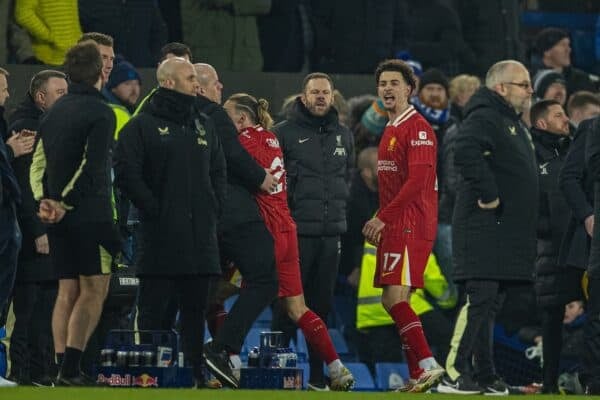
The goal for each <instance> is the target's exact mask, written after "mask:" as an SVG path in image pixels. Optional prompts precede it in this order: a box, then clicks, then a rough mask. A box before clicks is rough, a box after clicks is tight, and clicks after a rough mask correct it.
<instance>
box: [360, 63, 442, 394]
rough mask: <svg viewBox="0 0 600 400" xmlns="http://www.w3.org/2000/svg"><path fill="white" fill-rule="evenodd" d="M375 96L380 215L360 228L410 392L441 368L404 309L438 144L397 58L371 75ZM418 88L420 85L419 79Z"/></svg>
mask: <svg viewBox="0 0 600 400" xmlns="http://www.w3.org/2000/svg"><path fill="white" fill-rule="evenodd" d="M375 81H376V83H377V94H378V95H379V97H380V98H381V99H382V101H383V106H384V107H385V109H386V111H387V113H388V117H389V121H390V123H389V124H388V125H387V127H386V128H385V130H384V132H383V136H382V137H381V142H380V144H379V150H378V163H377V181H378V188H379V207H380V208H379V211H378V212H377V214H376V215H375V216H374V217H373V218H371V219H370V220H369V221H367V223H366V224H365V226H364V228H363V234H364V236H365V238H366V240H367V241H368V242H369V243H371V244H373V245H376V246H378V247H377V269H376V271H375V277H374V286H375V287H381V288H383V293H382V296H381V303H382V304H383V307H384V308H385V310H386V311H387V313H388V314H389V315H390V316H391V317H392V319H393V320H394V322H395V324H396V328H397V329H398V332H399V334H400V337H401V339H402V347H403V349H404V350H405V355H406V359H407V362H408V366H409V372H410V378H411V379H410V384H409V386H408V387H407V390H408V391H411V392H425V391H427V390H428V389H429V388H431V387H432V386H433V385H435V384H437V383H438V382H439V381H440V379H441V378H442V375H443V374H444V369H443V368H442V367H441V366H440V365H439V364H438V363H437V361H436V360H435V358H434V357H433V355H432V353H431V350H430V348H429V344H428V343H427V339H426V338H425V333H424V332H423V327H422V325H421V320H420V319H419V317H418V316H417V315H416V314H415V312H414V311H413V309H412V308H411V306H410V294H411V292H412V290H413V289H414V288H422V287H423V286H424V282H423V274H424V272H425V265H426V264H427V259H428V257H429V254H430V253H431V250H432V248H433V241H434V239H435V233H436V228H437V201H438V194H437V178H436V163H437V139H436V137H435V133H434V132H433V129H432V127H431V125H429V124H428V123H427V121H426V120H425V118H424V117H423V116H422V115H420V114H419V113H418V112H417V109H416V108H415V107H414V106H412V105H411V104H409V102H408V101H409V98H410V93H411V92H412V91H413V89H414V86H415V80H414V76H413V73H412V69H411V68H410V67H409V66H408V65H406V64H405V63H404V62H402V61H400V60H386V61H383V62H381V63H380V64H379V65H378V67H377V69H376V70H375ZM421 82H423V81H421Z"/></svg>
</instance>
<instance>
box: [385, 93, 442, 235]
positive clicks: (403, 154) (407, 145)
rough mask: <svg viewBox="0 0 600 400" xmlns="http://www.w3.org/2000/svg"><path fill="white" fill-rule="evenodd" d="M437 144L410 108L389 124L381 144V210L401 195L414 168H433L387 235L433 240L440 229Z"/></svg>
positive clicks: (397, 215) (423, 123) (432, 135)
mask: <svg viewBox="0 0 600 400" xmlns="http://www.w3.org/2000/svg"><path fill="white" fill-rule="evenodd" d="M436 162H437V142H436V137H435V134H434V133H433V129H432V128H431V126H430V125H429V123H427V121H426V120H425V118H423V116H421V114H419V113H418V112H417V110H415V108H414V107H413V106H412V105H411V106H409V107H408V109H407V110H406V111H404V112H403V113H402V114H401V115H400V116H398V118H396V119H395V120H394V121H393V122H392V121H390V122H389V123H388V124H387V126H386V127H385V130H384V131H383V136H382V138H381V142H380V143H379V151H378V161H377V178H378V188H379V207H380V211H384V210H385V208H386V207H387V206H388V205H389V204H390V203H391V202H392V200H393V199H394V198H395V197H396V196H397V195H398V194H399V193H400V192H401V190H402V187H403V186H404V184H405V183H406V181H407V179H408V176H409V174H410V169H411V167H412V166H414V165H419V164H424V165H430V166H431V167H432V168H430V172H429V173H428V174H427V176H426V182H425V190H423V191H422V192H421V193H420V194H419V196H418V199H417V200H416V201H413V202H411V203H409V204H407V205H406V206H405V207H403V208H402V209H401V211H400V213H399V214H396V215H394V217H393V221H388V224H387V225H386V226H385V228H384V231H383V234H384V235H399V234H402V233H411V234H413V235H414V236H413V238H415V239H425V240H434V239H435V235H436V230H437V208H438V194H437V178H436Z"/></svg>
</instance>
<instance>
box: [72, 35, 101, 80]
mask: <svg viewBox="0 0 600 400" xmlns="http://www.w3.org/2000/svg"><path fill="white" fill-rule="evenodd" d="M64 71H65V73H66V74H67V76H68V77H69V80H70V81H71V82H75V83H87V84H88V85H90V86H94V85H95V84H96V82H98V79H100V76H101V74H102V56H101V55H100V51H99V50H98V45H97V44H96V42H94V41H92V40H86V41H83V42H80V43H77V44H76V45H75V46H73V47H71V48H70V49H69V50H68V51H67V54H66V55H65V63H64Z"/></svg>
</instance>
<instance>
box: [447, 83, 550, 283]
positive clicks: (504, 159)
mask: <svg viewBox="0 0 600 400" xmlns="http://www.w3.org/2000/svg"><path fill="white" fill-rule="evenodd" d="M465 111H466V118H465V120H464V121H463V124H462V125H461V127H460V130H459V132H458V136H457V137H456V147H455V159H454V165H455V167H456V169H457V172H458V174H459V175H460V179H459V185H458V188H457V191H456V203H455V207H454V215H453V220H452V236H453V253H454V254H453V262H454V278H455V280H457V281H461V280H467V279H493V280H514V281H527V280H532V279H533V266H534V262H535V254H536V251H535V244H536V227H537V215H538V174H537V169H538V167H537V165H536V162H535V155H534V151H533V143H532V141H531V136H530V134H529V131H528V130H527V128H526V127H525V125H523V123H522V122H521V120H520V116H519V115H518V114H517V113H516V112H515V110H514V109H513V108H512V107H511V106H510V105H509V104H508V103H507V102H506V101H505V100H504V99H503V98H502V97H500V96H499V95H498V94H497V93H496V92H494V91H492V90H490V89H488V88H486V87H483V88H481V89H479V90H478V91H477V92H476V93H475V94H474V95H473V97H471V100H469V102H468V103H467V106H466V110H465ZM496 198H499V199H500V206H499V207H498V208H496V209H495V210H483V209H481V208H480V207H479V206H478V205H477V200H478V199H481V200H482V201H483V202H484V203H488V202H491V201H493V200H494V199H496Z"/></svg>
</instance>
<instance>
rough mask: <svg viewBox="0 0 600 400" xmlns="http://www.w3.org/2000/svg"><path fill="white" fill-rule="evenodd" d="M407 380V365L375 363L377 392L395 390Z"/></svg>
mask: <svg viewBox="0 0 600 400" xmlns="http://www.w3.org/2000/svg"><path fill="white" fill-rule="evenodd" d="M408 379H409V374H408V365H407V364H405V363H384V362H381V363H376V364H375V381H376V383H377V388H378V389H379V390H395V389H398V388H399V387H401V386H403V385H404V383H405V382H406V381H408Z"/></svg>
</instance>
